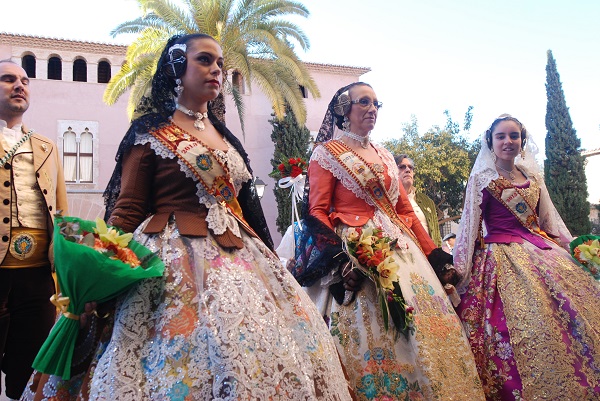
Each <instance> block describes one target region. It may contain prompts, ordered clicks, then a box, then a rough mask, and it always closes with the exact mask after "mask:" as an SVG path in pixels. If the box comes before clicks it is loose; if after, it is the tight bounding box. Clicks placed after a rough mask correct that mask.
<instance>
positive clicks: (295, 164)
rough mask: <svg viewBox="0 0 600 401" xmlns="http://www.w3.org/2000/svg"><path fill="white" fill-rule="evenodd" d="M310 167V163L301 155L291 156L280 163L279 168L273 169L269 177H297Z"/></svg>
mask: <svg viewBox="0 0 600 401" xmlns="http://www.w3.org/2000/svg"><path fill="white" fill-rule="evenodd" d="M307 167H308V163H306V160H304V159H303V158H301V157H290V158H289V159H287V160H284V161H283V162H281V163H279V165H278V166H277V170H273V171H272V172H271V173H270V174H269V177H273V178H280V179H281V178H287V177H292V178H296V177H298V176H299V175H301V174H304V172H305V171H306V168H307Z"/></svg>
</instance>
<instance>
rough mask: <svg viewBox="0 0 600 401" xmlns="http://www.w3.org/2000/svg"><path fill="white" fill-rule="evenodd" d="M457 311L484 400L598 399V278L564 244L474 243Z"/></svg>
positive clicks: (599, 362)
mask: <svg viewBox="0 0 600 401" xmlns="http://www.w3.org/2000/svg"><path fill="white" fill-rule="evenodd" d="M458 313H459V316H460V317H461V319H462V320H463V322H464V325H465V328H466V329H467V331H468V336H469V341H470V342H471V347H472V349H473V353H474V354H475V360H476V363H477V367H478V370H479V374H480V376H481V378H482V380H483V382H484V389H485V391H486V397H487V399H488V400H502V401H504V400H520V399H525V400H535V399H544V400H599V399H600V285H599V284H598V282H596V281H595V280H594V279H593V278H592V277H591V275H589V274H588V273H587V272H585V271H584V270H583V269H582V268H581V267H580V266H579V265H577V264H576V263H575V262H574V260H573V259H572V258H571V257H570V255H569V254H568V252H566V251H565V250H564V249H562V248H559V247H558V246H556V245H552V249H547V250H543V249H539V248H537V247H536V246H534V245H533V244H531V243H529V242H525V243H524V244H518V243H512V244H489V245H488V246H487V248H486V249H482V250H478V251H476V253H475V257H474V266H473V272H472V279H471V282H470V284H469V287H468V290H467V292H466V293H465V294H464V296H463V299H462V302H461V304H460V305H459V307H458Z"/></svg>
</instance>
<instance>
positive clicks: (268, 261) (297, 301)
mask: <svg viewBox="0 0 600 401" xmlns="http://www.w3.org/2000/svg"><path fill="white" fill-rule="evenodd" d="M222 68H223V53H222V50H221V47H220V46H219V44H218V43H217V42H216V41H215V40H214V39H213V38H212V37H210V36H207V35H202V34H192V35H186V36H181V37H178V36H176V37H173V38H171V40H170V41H169V42H168V43H167V45H166V47H165V49H164V51H163V53H162V55H161V57H160V60H159V63H158V66H157V72H156V74H155V75H154V78H153V82H152V97H151V99H150V106H151V107H152V109H153V112H151V113H147V114H145V115H143V116H141V117H139V118H138V119H136V120H134V121H133V122H132V124H131V128H130V129H129V131H128V133H127V134H126V136H125V138H124V140H123V142H122V143H121V145H120V147H119V151H118V154H117V168H116V169H115V172H114V174H113V178H112V179H111V182H110V184H109V186H108V188H107V191H106V193H105V195H106V196H107V213H108V216H109V218H108V223H109V224H112V225H115V226H118V227H120V228H122V229H123V230H125V231H134V238H135V239H136V240H137V241H138V242H140V243H142V244H144V245H145V246H146V247H148V248H149V249H151V250H153V251H155V252H157V254H158V255H159V256H160V257H161V258H162V260H163V261H164V263H165V266H166V268H165V273H164V276H163V277H161V278H157V279H148V280H145V281H143V282H142V283H140V285H138V286H136V287H134V288H132V289H131V290H130V291H129V292H128V293H127V294H126V295H125V296H124V297H123V298H122V299H120V300H119V302H118V303H117V307H116V309H115V317H114V328H113V331H112V337H111V339H110V342H109V343H108V344H107V346H106V349H105V351H104V352H103V353H102V355H101V356H100V357H99V359H98V361H97V364H96V366H95V369H93V372H92V373H91V376H88V377H87V378H86V379H85V380H88V381H89V398H90V399H94V400H99V399H103V400H105V399H110V400H174V399H178V400H182V399H184V398H185V399H193V400H213V399H222V400H259V399H260V400H267V399H281V400H285V399H290V400H292V399H293V400H299V399H302V400H313V399H319V400H340V401H341V400H350V393H349V390H348V387H347V382H346V379H345V377H344V372H343V370H342V367H341V364H340V361H339V358H338V356H337V353H336V350H335V345H334V344H333V341H332V339H331V336H330V334H329V332H328V331H327V327H326V325H325V324H324V322H323V319H322V318H321V316H320V315H319V313H318V312H317V310H316V308H315V306H314V304H312V303H311V301H310V299H309V298H308V296H307V295H306V294H305V293H304V291H303V290H302V289H301V288H300V287H299V285H298V284H297V282H296V281H295V279H294V278H293V277H292V275H291V274H290V273H289V272H288V271H287V270H285V269H284V268H283V267H282V266H281V265H280V262H279V259H278V258H277V256H276V255H275V254H274V253H273V251H272V249H273V245H272V241H271V238H270V235H269V231H268V228H267V225H266V222H265V219H264V215H263V212H262V209H261V207H260V203H259V200H258V197H257V195H256V192H255V189H254V186H253V184H252V182H253V179H252V173H251V169H250V166H249V164H248V157H247V155H246V152H245V151H244V149H243V148H242V145H241V143H240V142H239V141H238V139H237V138H236V137H235V136H233V134H232V133H231V132H229V130H227V128H225V126H224V125H223V124H221V123H220V122H219V121H218V120H217V119H216V118H215V117H214V116H213V115H212V113H211V112H210V110H209V108H208V102H209V101H211V100H214V99H215V98H216V97H217V95H218V94H219V93H220V90H221V85H222V79H223V75H222ZM52 380H53V379H51V380H50V381H49V383H50V385H47V386H46V388H54V389H58V388H59V387H60V386H59V385H57V384H53V382H52Z"/></svg>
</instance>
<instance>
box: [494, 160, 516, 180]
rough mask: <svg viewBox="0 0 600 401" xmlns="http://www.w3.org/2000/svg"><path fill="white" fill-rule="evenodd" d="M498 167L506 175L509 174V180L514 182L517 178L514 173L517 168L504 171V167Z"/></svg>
mask: <svg viewBox="0 0 600 401" xmlns="http://www.w3.org/2000/svg"><path fill="white" fill-rule="evenodd" d="M496 167H498V168H499V169H500V170H502V171H504V172H505V173H507V174H508V178H510V180H511V181H514V180H515V178H517V177H516V176H515V174H514V173H513V171H515V166H513V168H512V170H510V171H508V170H506V169H503V168H502V167H500V166H499V165H497V164H496Z"/></svg>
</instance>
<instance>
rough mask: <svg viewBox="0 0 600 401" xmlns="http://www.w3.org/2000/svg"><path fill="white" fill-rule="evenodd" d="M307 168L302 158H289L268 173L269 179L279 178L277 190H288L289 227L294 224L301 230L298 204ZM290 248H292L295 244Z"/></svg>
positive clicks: (302, 191)
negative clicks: (290, 201)
mask: <svg viewBox="0 0 600 401" xmlns="http://www.w3.org/2000/svg"><path fill="white" fill-rule="evenodd" d="M307 167H308V163H306V160H304V159H303V158H301V157H290V158H289V159H287V160H284V161H283V162H281V163H279V165H278V166H277V169H276V170H273V171H272V172H271V173H269V177H273V178H275V179H277V178H279V181H277V186H278V187H279V188H282V189H285V188H290V197H291V198H292V211H291V213H292V219H291V220H292V222H291V226H292V227H293V226H294V223H297V224H298V225H299V226H300V229H302V222H301V221H300V213H299V212H298V203H300V202H302V196H303V194H304V184H305V183H306V174H305V172H306V169H307ZM292 238H293V237H292ZM290 247H291V248H294V247H295V242H294V243H293V244H292V245H291V246H290Z"/></svg>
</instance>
